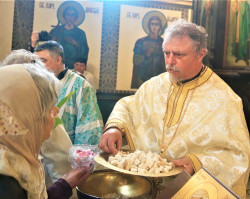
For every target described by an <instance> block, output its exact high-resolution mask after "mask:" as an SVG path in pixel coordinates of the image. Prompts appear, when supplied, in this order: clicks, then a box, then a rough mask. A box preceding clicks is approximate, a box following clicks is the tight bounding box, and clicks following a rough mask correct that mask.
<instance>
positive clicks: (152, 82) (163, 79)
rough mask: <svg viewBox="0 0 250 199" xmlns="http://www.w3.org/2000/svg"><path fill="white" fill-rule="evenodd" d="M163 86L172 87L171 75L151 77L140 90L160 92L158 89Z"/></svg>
mask: <svg viewBox="0 0 250 199" xmlns="http://www.w3.org/2000/svg"><path fill="white" fill-rule="evenodd" d="M163 85H164V86H168V85H170V80H169V74H168V73H167V72H164V73H161V74H159V75H157V76H154V77H151V78H150V79H149V80H147V81H146V82H144V83H143V84H142V85H141V86H140V88H139V89H146V90H147V89H152V91H153V92H154V91H155V92H158V88H160V87H162V86H163Z"/></svg>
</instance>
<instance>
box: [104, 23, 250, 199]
mask: <svg viewBox="0 0 250 199" xmlns="http://www.w3.org/2000/svg"><path fill="white" fill-rule="evenodd" d="M206 45H207V33H206V31H205V30H204V28H202V27H200V26H197V25H195V24H193V23H190V22H186V21H185V20H183V19H181V20H178V21H177V22H174V23H173V24H171V25H170V26H169V27H168V28H167V29H166V32H165V38H164V42H163V52H164V56H165V63H166V70H167V72H166V73H162V74H160V75H159V76H156V77H153V78H151V79H150V80H148V81H147V82H145V83H144V84H143V85H142V86H141V87H140V88H139V89H138V90H137V92H136V93H135V95H132V96H128V97H125V98H122V99H121V100H119V101H118V102H117V104H116V105H115V107H114V109H113V111H112V113H111V115H110V117H109V119H108V122H107V124H106V127H105V130H104V134H103V135H102V137H101V139H100V142H99V147H100V148H101V149H102V150H103V151H106V152H110V153H113V154H116V153H117V150H120V148H121V145H122V135H123V134H125V136H126V139H127V141H128V144H129V146H130V148H131V149H132V150H136V149H138V150H143V151H152V152H158V153H161V154H162V155H163V156H164V157H166V158H168V160H171V161H173V162H174V164H175V165H176V166H184V168H185V169H186V170H187V171H188V172H189V173H190V174H191V175H192V174H193V173H194V172H196V171H198V170H199V169H200V168H201V166H203V167H205V168H206V169H207V170H208V171H209V172H211V173H212V174H213V175H214V176H215V177H216V178H217V179H218V180H220V181H221V182H222V183H223V184H225V185H226V186H227V187H229V188H230V189H231V190H232V191H234V192H235V193H236V194H237V195H239V196H240V197H241V198H245V197H246V184H247V181H248V177H249V152H250V146H249V132H248V129H247V126H246V121H245V117H244V113H243V107H242V101H241V99H240V97H238V96H237V95H236V94H235V93H234V92H233V90H232V89H231V88H230V87H229V86H228V85H227V84H226V83H225V82H224V81H223V80H222V79H221V78H220V77H218V76H217V75H216V74H215V73H214V72H213V71H212V70H211V69H210V68H208V67H206V66H204V65H203V64H202V59H203V57H204V56H205V55H206V52H207V49H206Z"/></svg>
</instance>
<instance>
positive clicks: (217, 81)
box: [211, 72, 241, 101]
mask: <svg viewBox="0 0 250 199" xmlns="http://www.w3.org/2000/svg"><path fill="white" fill-rule="evenodd" d="M211 81H212V83H213V84H214V85H213V88H216V89H217V90H220V91H221V92H223V93H224V96H226V99H227V101H230V100H233V101H241V98H240V97H239V96H238V95H237V94H236V93H235V92H234V90H233V89H232V88H231V87H230V86H229V85H228V84H227V83H226V82H225V81H224V80H223V79H222V78H221V77H220V76H219V75H217V74H216V73H215V72H213V74H212V76H211Z"/></svg>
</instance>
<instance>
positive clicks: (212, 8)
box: [196, 0, 218, 67]
mask: <svg viewBox="0 0 250 199" xmlns="http://www.w3.org/2000/svg"><path fill="white" fill-rule="evenodd" d="M196 4H199V5H198V6H199V7H198V8H199V9H197V12H198V13H196V16H197V24H198V25H200V26H203V27H204V28H205V29H206V31H207V33H208V37H207V50H208V52H207V55H206V56H205V57H204V59H203V63H204V64H205V65H207V66H210V67H213V65H214V60H213V59H214V54H215V47H216V25H217V24H216V20H217V11H218V1H217V0H203V1H198V2H196Z"/></svg>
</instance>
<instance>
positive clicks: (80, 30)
mask: <svg viewBox="0 0 250 199" xmlns="http://www.w3.org/2000/svg"><path fill="white" fill-rule="evenodd" d="M75 31H77V32H78V33H82V34H84V35H85V31H84V30H82V29H81V28H78V27H77V26H75Z"/></svg>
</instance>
